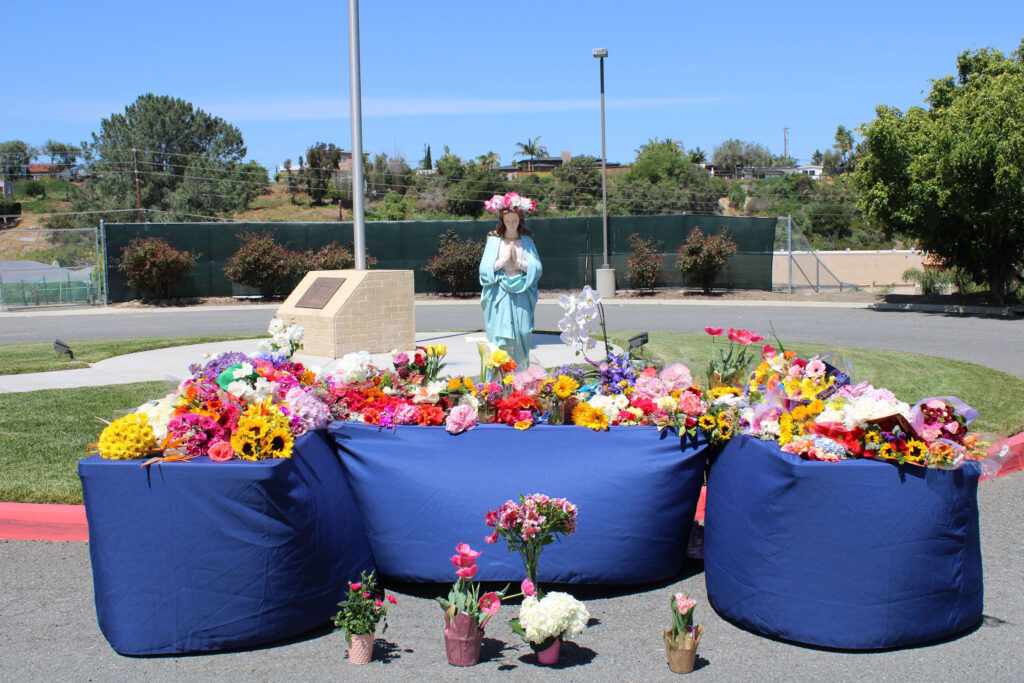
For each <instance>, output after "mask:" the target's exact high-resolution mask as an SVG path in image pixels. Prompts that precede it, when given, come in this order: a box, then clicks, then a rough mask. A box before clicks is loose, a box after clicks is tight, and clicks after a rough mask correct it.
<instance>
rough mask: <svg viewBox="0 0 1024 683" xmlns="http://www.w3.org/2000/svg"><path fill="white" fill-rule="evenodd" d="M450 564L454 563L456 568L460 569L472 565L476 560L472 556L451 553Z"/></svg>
mask: <svg viewBox="0 0 1024 683" xmlns="http://www.w3.org/2000/svg"><path fill="white" fill-rule="evenodd" d="M452 564H453V565H455V567H456V568H457V569H461V568H462V567H472V566H473V565H474V564H476V560H474V559H473V558H472V557H466V556H465V555H452Z"/></svg>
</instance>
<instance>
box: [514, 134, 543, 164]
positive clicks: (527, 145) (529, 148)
mask: <svg viewBox="0 0 1024 683" xmlns="http://www.w3.org/2000/svg"><path fill="white" fill-rule="evenodd" d="M516 147H518V148H519V151H518V152H516V153H515V154H513V156H524V157H527V156H528V157H530V161H533V160H534V159H536V158H537V157H542V156H547V154H548V148H547V147H545V146H544V145H542V144H540V136H539V135H538V136H537V137H535V138H533V139H532V140H530V139H529V138H527V140H526V142H517V143H516Z"/></svg>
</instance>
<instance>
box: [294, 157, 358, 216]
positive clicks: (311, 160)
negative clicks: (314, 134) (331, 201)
mask: <svg viewBox="0 0 1024 683" xmlns="http://www.w3.org/2000/svg"><path fill="white" fill-rule="evenodd" d="M340 160H341V150H340V149H338V148H337V147H336V146H335V145H334V143H333V142H332V143H325V142H318V143H316V144H315V145H313V146H312V147H310V148H309V151H308V152H307V153H306V167H305V168H304V169H303V170H302V176H303V178H304V179H305V181H306V194H308V195H309V197H310V199H312V200H313V203H314V204H320V203H322V202H323V200H324V198H325V197H326V196H327V193H328V190H329V189H330V183H331V179H332V178H335V177H336V176H337V175H338V162H339V161H340ZM352 163H355V160H354V159H353V161H352Z"/></svg>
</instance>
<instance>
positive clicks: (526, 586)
mask: <svg viewBox="0 0 1024 683" xmlns="http://www.w3.org/2000/svg"><path fill="white" fill-rule="evenodd" d="M519 587H520V588H521V589H522V591H523V595H537V587H536V586H534V585H533V581H530V579H523V582H522V583H521V584H519Z"/></svg>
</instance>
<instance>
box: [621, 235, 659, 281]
mask: <svg viewBox="0 0 1024 683" xmlns="http://www.w3.org/2000/svg"><path fill="white" fill-rule="evenodd" d="M629 246H631V247H632V248H633V254H632V255H631V256H630V257H629V258H627V259H626V277H628V278H629V280H630V281H631V282H632V283H633V286H634V287H636V288H638V289H651V288H652V287H654V286H655V285H656V284H658V279H659V278H660V277H661V264H662V263H663V262H664V257H663V256H662V255H661V253H660V252H661V248H662V247H663V246H665V245H664V243H663V242H659V241H658V240H655V239H646V238H644V237H641V236H640V235H639V234H637V233H635V232H634V233H633V234H632V235H630V236H629Z"/></svg>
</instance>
